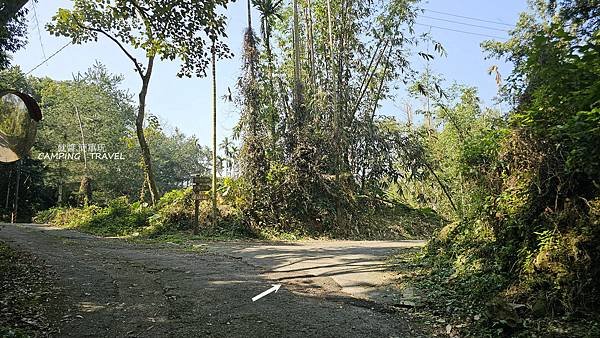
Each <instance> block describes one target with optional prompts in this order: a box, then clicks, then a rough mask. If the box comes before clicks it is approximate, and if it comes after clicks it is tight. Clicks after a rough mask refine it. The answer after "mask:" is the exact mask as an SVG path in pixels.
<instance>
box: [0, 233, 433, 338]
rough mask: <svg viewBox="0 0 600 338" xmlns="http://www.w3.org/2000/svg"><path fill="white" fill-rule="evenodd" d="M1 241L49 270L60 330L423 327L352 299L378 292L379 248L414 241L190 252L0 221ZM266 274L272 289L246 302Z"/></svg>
mask: <svg viewBox="0 0 600 338" xmlns="http://www.w3.org/2000/svg"><path fill="white" fill-rule="evenodd" d="M0 240H2V241H5V242H6V243H7V244H8V245H10V246H12V247H14V248H15V249H18V250H24V251H29V252H31V253H33V254H34V255H36V256H38V257H39V258H41V259H43V260H44V261H45V262H46V263H45V264H46V267H47V268H48V269H50V270H52V272H54V273H55V275H56V284H57V287H58V290H59V291H57V292H60V293H61V296H62V297H61V298H62V304H57V310H56V313H55V314H54V316H55V318H54V319H55V320H57V321H59V322H60V327H59V329H60V332H59V334H58V335H57V336H61V337H65V336H66V337H69V336H70V337H98V336H102V337H116V336H118V337H122V336H129V337H165V336H167V337H201V336H202V337H203V336H209V337H243V336H244V337H248V336H253V337H282V336H284V337H423V336H427V331H423V330H422V329H421V328H420V327H419V326H418V325H416V324H414V323H412V322H411V320H410V319H409V317H407V315H406V314H405V313H403V312H402V311H398V310H394V309H393V308H388V307H378V306H375V304H379V303H377V302H374V301H370V302H366V303H365V302H361V301H360V299H358V298H355V297H370V298H371V299H374V300H377V297H378V295H379V293H381V290H382V289H381V287H382V286H385V285H386V284H387V283H389V281H390V279H389V278H390V275H388V274H387V273H386V272H385V271H384V260H385V256H386V255H388V254H389V253H391V252H392V251H393V250H396V249H399V248H403V247H408V246H413V245H419V244H420V243H418V242H321V241H315V242H302V243H285V244H280V243H275V244H274V243H256V242H237V243H221V242H217V243H203V244H204V245H206V247H207V250H204V251H203V252H201V253H196V252H189V251H185V250H183V249H180V248H178V247H176V246H173V245H168V244H139V243H130V242H126V241H123V240H118V239H107V238H99V237H95V236H91V235H87V234H83V233H79V232H76V231H69V230H62V229H57V228H51V227H44V226H39V225H0ZM274 280H279V281H281V283H282V284H283V286H282V288H281V289H280V290H279V292H277V293H276V294H271V295H269V296H267V297H264V298H262V299H261V300H259V301H257V302H252V300H251V298H252V297H253V296H255V295H257V294H259V293H261V292H263V291H265V290H266V289H268V288H269V287H270V284H272V283H273V281H274ZM352 295H354V297H353V296H352Z"/></svg>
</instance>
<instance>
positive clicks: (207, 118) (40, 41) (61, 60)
mask: <svg viewBox="0 0 600 338" xmlns="http://www.w3.org/2000/svg"><path fill="white" fill-rule="evenodd" d="M27 6H28V8H29V9H30V11H29V14H28V18H29V27H28V28H29V35H28V41H29V43H28V44H27V46H26V47H25V48H23V49H21V50H20V51H18V52H17V53H15V54H14V55H13V64H14V65H19V66H20V67H21V69H22V70H23V71H24V72H29V71H30V70H32V69H34V68H35V67H36V66H38V65H39V64H40V63H41V62H42V61H44V60H45V59H46V58H48V57H49V56H51V55H52V54H53V53H55V52H56V51H58V50H59V49H61V47H63V46H64V45H65V44H67V43H68V42H69V39H67V38H62V37H55V36H51V35H50V34H49V33H48V32H47V31H46V29H45V26H46V24H47V23H48V22H50V21H51V18H52V16H53V15H54V14H55V13H56V11H57V10H58V8H61V7H62V8H69V7H71V1H68V0H50V1H48V0H42V1H39V2H38V3H37V4H34V3H33V2H32V1H30V3H29V4H28V5H27ZM34 7H35V8H34ZM421 7H422V8H424V9H426V10H425V12H424V13H423V14H422V15H420V16H419V18H418V19H417V25H416V26H415V29H416V31H417V32H427V31H431V34H432V36H433V38H434V39H435V40H437V41H439V42H441V43H442V45H443V46H444V48H445V49H446V51H447V53H448V55H447V56H446V57H445V58H438V59H436V60H434V61H433V62H432V63H431V64H430V67H431V69H432V71H433V72H435V73H439V74H442V75H443V77H444V78H445V79H446V80H447V81H448V82H457V83H460V84H465V85H469V86H475V87H477V88H478V89H479V93H480V97H481V98H482V100H483V102H484V103H486V104H488V105H493V97H494V96H495V95H496V92H497V85H496V83H495V80H494V77H493V76H490V75H488V73H487V70H488V69H489V68H490V66H492V65H498V66H499V68H500V72H501V73H502V74H504V75H508V74H509V73H510V70H511V69H512V68H511V65H509V64H505V63H503V62H500V61H498V60H485V58H484V57H485V53H484V52H483V51H482V50H481V48H480V43H481V42H482V41H484V40H488V39H494V38H496V39H497V40H502V38H506V37H507V36H508V34H507V30H509V29H510V28H511V26H512V25H514V24H515V23H516V21H517V18H518V16H519V13H521V12H523V11H524V10H526V8H527V5H526V0H453V1H449V0H429V1H425V2H422V3H421ZM34 9H35V10H34ZM226 14H227V17H228V26H227V35H228V38H227V40H226V42H227V44H228V45H229V47H230V48H231V50H232V51H233V52H234V54H235V56H234V58H233V59H229V60H220V61H219V62H218V65H217V78H218V85H217V96H218V97H221V96H223V95H225V94H226V92H227V88H228V87H230V88H232V89H233V88H235V84H236V81H237V78H238V76H239V74H240V68H241V64H240V58H239V56H240V50H241V45H242V36H243V32H244V29H245V23H246V20H245V18H246V1H244V0H237V1H236V2H234V3H231V4H230V5H229V6H228V9H227V12H226ZM253 15H254V18H255V20H254V22H255V23H257V22H258V17H259V16H258V14H257V13H256V12H255V13H254V14H253ZM473 19H478V20H473ZM254 28H255V31H257V32H258V31H260V30H259V27H258V26H256V27H254ZM467 32H468V33H467ZM477 34H479V35H477ZM498 38H499V39H498ZM96 60H97V61H100V62H101V63H103V64H104V65H106V66H107V68H108V69H109V70H110V71H111V72H112V73H115V74H122V75H123V76H124V78H125V79H124V81H123V84H122V88H123V89H127V90H129V91H130V92H131V93H132V94H134V95H135V97H137V93H138V91H139V88H140V85H141V83H140V79H139V76H138V75H137V74H136V73H135V72H134V67H133V64H132V63H131V61H129V59H127V58H126V57H125V56H124V55H123V54H122V52H121V51H120V50H119V49H118V47H117V46H116V45H115V44H113V43H112V42H111V41H109V40H108V39H106V38H102V37H101V38H100V39H99V41H98V42H96V43H88V44H85V45H69V46H67V47H66V48H64V49H63V50H62V51H60V52H59V53H57V54H56V55H55V56H54V57H52V58H51V59H50V60H48V61H47V62H46V63H44V64H43V65H41V66H39V67H38V68H36V69H35V70H33V71H32V72H31V75H34V76H39V77H43V76H48V77H50V78H52V79H55V80H70V79H72V78H73V74H76V73H77V72H84V71H86V70H87V69H88V68H89V67H90V66H92V65H93V64H94V63H95V62H96ZM416 62H421V63H422V65H417V68H418V67H424V61H421V60H418V61H416ZM178 69H179V64H178V63H176V62H169V61H159V62H158V63H157V64H155V67H154V72H153V75H152V80H151V83H150V89H149V93H148V98H147V113H149V114H153V115H157V116H159V117H160V118H161V121H164V122H166V123H167V124H168V126H170V128H171V129H174V128H178V129H180V130H181V131H183V132H184V133H185V134H187V135H195V136H196V137H197V138H198V139H199V141H200V143H201V144H203V145H209V144H210V140H211V124H212V122H211V114H212V106H211V97H212V95H211V88H212V87H211V81H210V78H191V79H187V78H183V79H182V78H178V77H176V74H177V71H178ZM403 102H405V98H404V97H402V94H400V95H398V97H396V98H395V99H394V100H393V101H389V102H386V103H384V104H383V107H382V108H381V110H380V113H382V114H387V115H396V116H398V118H399V119H402V118H403V116H402V115H403V114H400V113H399V108H398V107H401V106H402V105H403ZM217 114H218V118H217V128H218V130H217V138H218V139H219V142H220V140H222V139H223V138H224V137H229V136H231V133H232V128H233V126H234V125H235V123H236V122H237V119H238V117H239V114H238V112H237V109H236V107H235V106H234V105H232V104H228V103H225V102H224V101H223V100H219V102H218V106H217ZM167 130H168V128H167Z"/></svg>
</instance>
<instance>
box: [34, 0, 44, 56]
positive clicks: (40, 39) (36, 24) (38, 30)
mask: <svg viewBox="0 0 600 338" xmlns="http://www.w3.org/2000/svg"><path fill="white" fill-rule="evenodd" d="M31 7H32V8H33V17H34V19H35V27H36V28H37V33H38V40H39V41H40V47H42V57H43V58H44V59H45V58H46V51H45V50H44V43H43V42H42V32H41V31H40V22H39V21H38V16H37V10H36V8H35V1H33V2H32V3H31Z"/></svg>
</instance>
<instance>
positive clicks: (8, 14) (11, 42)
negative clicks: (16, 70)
mask: <svg viewBox="0 0 600 338" xmlns="http://www.w3.org/2000/svg"><path fill="white" fill-rule="evenodd" d="M27 1H28V0H10V1H2V3H0V69H5V68H8V66H9V65H10V56H9V54H8V53H13V52H16V51H17V50H18V49H20V48H22V47H23V46H25V43H26V41H27V40H26V35H27V26H26V24H25V22H26V17H25V16H26V15H27V8H25V7H24V6H25V4H27Z"/></svg>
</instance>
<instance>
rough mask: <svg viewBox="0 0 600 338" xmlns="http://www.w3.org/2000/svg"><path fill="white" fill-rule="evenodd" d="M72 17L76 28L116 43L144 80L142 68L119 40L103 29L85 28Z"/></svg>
mask: <svg viewBox="0 0 600 338" xmlns="http://www.w3.org/2000/svg"><path fill="white" fill-rule="evenodd" d="M72 17H73V20H74V21H75V23H76V24H77V26H79V27H81V28H83V29H87V30H90V31H92V32H97V33H101V34H102V35H104V36H106V37H107V38H109V39H111V40H112V42H114V43H116V44H117V46H119V48H121V50H122V51H123V53H125V55H127V57H128V58H129V59H130V60H131V61H132V62H133V64H134V65H135V69H136V70H137V72H138V74H139V75H140V77H141V78H142V80H143V78H144V71H143V70H142V67H141V66H140V64H139V63H138V61H137V59H136V58H135V57H134V56H133V55H131V53H129V52H128V51H127V49H125V47H124V46H123V44H122V43H121V42H120V41H119V40H117V39H116V38H115V37H114V36H112V35H110V34H108V33H107V32H106V31H104V30H103V29H100V28H92V27H87V26H85V25H83V24H82V23H81V22H79V20H77V18H76V17H75V15H73V16H72Z"/></svg>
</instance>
